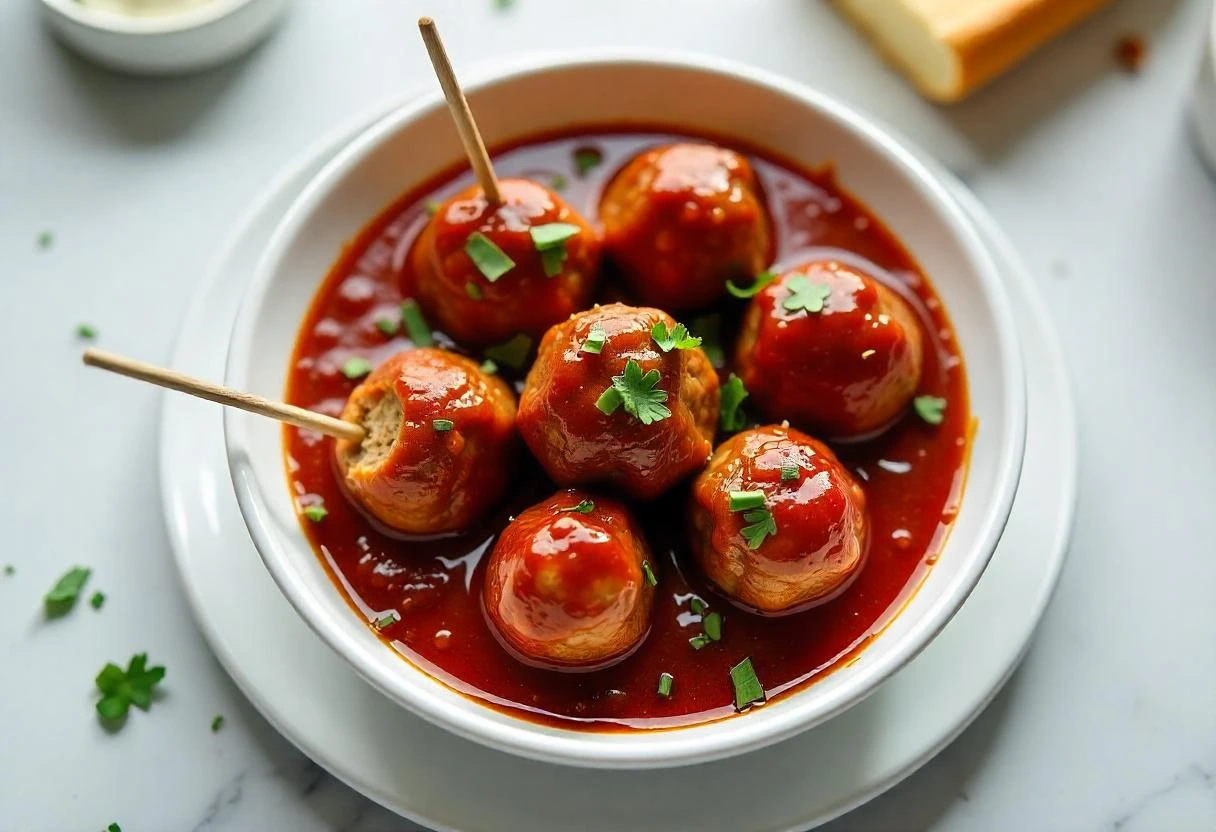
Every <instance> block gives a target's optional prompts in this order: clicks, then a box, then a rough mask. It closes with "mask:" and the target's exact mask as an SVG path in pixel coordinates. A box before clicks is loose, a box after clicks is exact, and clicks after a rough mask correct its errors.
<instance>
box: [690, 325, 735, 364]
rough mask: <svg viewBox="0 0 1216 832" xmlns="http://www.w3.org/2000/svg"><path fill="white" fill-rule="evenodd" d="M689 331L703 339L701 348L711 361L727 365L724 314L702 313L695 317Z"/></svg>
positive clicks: (711, 362)
mask: <svg viewBox="0 0 1216 832" xmlns="http://www.w3.org/2000/svg"><path fill="white" fill-rule="evenodd" d="M688 330H689V332H691V333H693V334H695V335H696V336H697V337H699V338H700V339H701V349H702V351H704V353H705V357H706V358H708V359H709V363H710V364H712V365H714V366H715V367H724V366H726V350H725V349H723V348H722V316H721V315H702V316H701V317H699V318H693V321H692V325H691V326H689V327H688Z"/></svg>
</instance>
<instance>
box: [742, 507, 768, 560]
mask: <svg viewBox="0 0 1216 832" xmlns="http://www.w3.org/2000/svg"><path fill="white" fill-rule="evenodd" d="M743 519H744V520H745V521H747V523H748V525H746V526H744V527H743V528H742V529H740V531H741V532H742V534H743V537H744V538H745V539H746V540H747V548H749V549H751V550H752V551H755V550H756V549H759V548H760V545H761V544H762V543H764V539H765V538H766V537H768V536H769V535H773V534H776V533H777V521H776V520H774V519H773V513H772V512H771V511H769V510H768V509H766V508H762V509H757V510H756V511H749V512H747V513H745V514H744V515H743Z"/></svg>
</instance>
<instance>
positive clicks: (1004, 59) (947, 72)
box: [834, 0, 1110, 102]
mask: <svg viewBox="0 0 1216 832" xmlns="http://www.w3.org/2000/svg"><path fill="white" fill-rule="evenodd" d="M834 2H835V4H836V5H837V7H839V8H840V10H841V11H843V12H844V13H845V14H846V15H848V16H849V17H851V18H852V19H853V20H854V21H855V22H856V23H857V25H858V26H859V27H861V28H862V29H863V30H865V31H866V32H867V33H868V34H869V35H870V37H871V38H872V39H873V40H874V41H875V42H876V43H877V44H878V47H879V48H880V49H881V50H882V52H883V54H884V55H886V56H887V58H888V59H889V60H890V61H891V62H892V63H894V64H895V65H896V66H898V67H899V68H900V69H901V70H903V72H904V73H905V74H906V75H907V76H908V77H909V78H910V79H911V80H912V82H913V83H914V84H916V86H917V87H918V88H919V89H920V90H921V91H922V92H923V93H924V94H925V95H926V96H928V97H929V98H932V99H934V100H935V101H943V102H950V101H958V100H960V99H962V98H965V97H966V96H967V95H968V94H970V93H971V92H972V91H974V90H975V89H977V88H978V87H980V86H982V85H983V84H984V83H986V82H987V81H990V80H991V79H992V78H994V77H996V76H997V75H999V74H1001V73H1002V72H1004V71H1005V70H1007V69H1009V67H1011V66H1013V65H1014V64H1015V63H1017V62H1018V61H1020V60H1021V59H1022V58H1024V57H1025V56H1026V55H1028V54H1030V53H1031V52H1033V51H1034V50H1035V49H1036V48H1037V47H1039V46H1041V45H1042V44H1044V43H1046V42H1047V41H1048V40H1050V39H1051V38H1053V37H1055V36H1056V35H1058V34H1059V33H1060V32H1062V31H1064V30H1065V29H1067V28H1068V27H1070V26H1072V25H1073V24H1074V23H1076V22H1077V21H1079V20H1081V19H1082V18H1084V17H1086V16H1087V15H1089V14H1091V13H1092V12H1094V11H1096V10H1097V9H1099V8H1101V7H1102V6H1104V5H1106V4H1107V3H1108V2H1110V0H834Z"/></svg>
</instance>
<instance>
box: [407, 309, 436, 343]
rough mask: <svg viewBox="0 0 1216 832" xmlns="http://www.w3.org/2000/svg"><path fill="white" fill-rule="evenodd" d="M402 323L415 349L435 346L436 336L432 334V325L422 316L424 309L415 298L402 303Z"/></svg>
mask: <svg viewBox="0 0 1216 832" xmlns="http://www.w3.org/2000/svg"><path fill="white" fill-rule="evenodd" d="M401 323H402V324H404V325H405V334H406V335H408V336H410V340H411V341H413V342H414V346H415V347H433V346H435V336H434V335H433V334H431V327H430V324H428V323H427V322H426V318H425V317H424V316H423V314H422V307H421V306H419V305H418V301H416V300H414V299H413V298H406V299H405V300H403V301H402V302H401Z"/></svg>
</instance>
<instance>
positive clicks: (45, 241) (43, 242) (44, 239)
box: [35, 230, 55, 251]
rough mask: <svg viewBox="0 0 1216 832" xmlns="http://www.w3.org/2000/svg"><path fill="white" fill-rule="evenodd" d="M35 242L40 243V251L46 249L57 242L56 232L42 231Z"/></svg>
mask: <svg viewBox="0 0 1216 832" xmlns="http://www.w3.org/2000/svg"><path fill="white" fill-rule="evenodd" d="M35 242H36V243H37V244H38V249H39V250H40V251H46V250H47V249H48V248H50V247H51V245H52V244H53V243H54V242H55V232H53V231H50V230H47V231H40V232H38V236H37V237H36V238H35Z"/></svg>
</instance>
